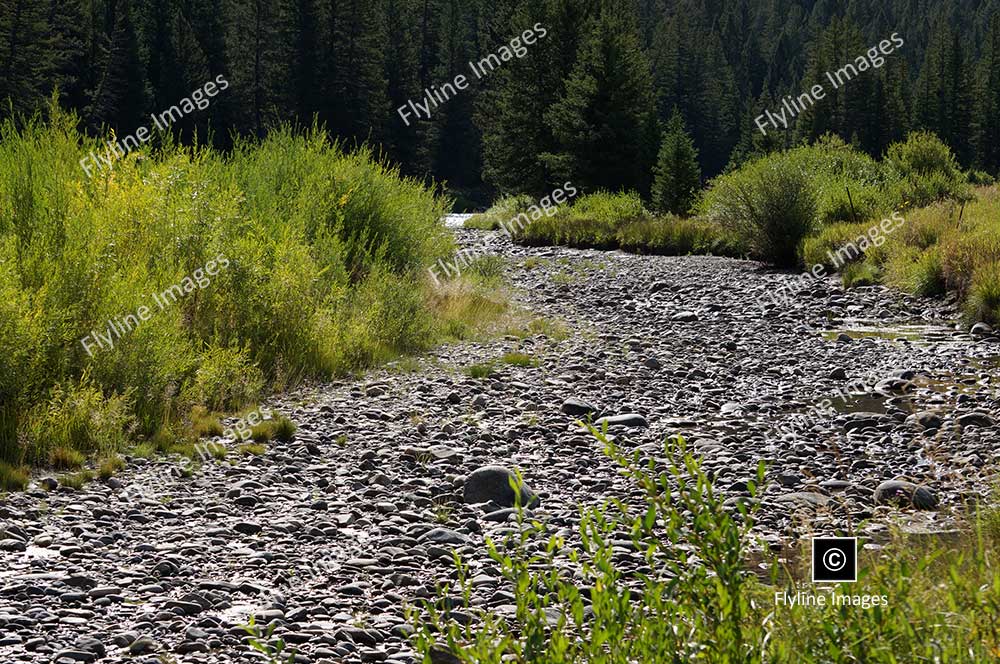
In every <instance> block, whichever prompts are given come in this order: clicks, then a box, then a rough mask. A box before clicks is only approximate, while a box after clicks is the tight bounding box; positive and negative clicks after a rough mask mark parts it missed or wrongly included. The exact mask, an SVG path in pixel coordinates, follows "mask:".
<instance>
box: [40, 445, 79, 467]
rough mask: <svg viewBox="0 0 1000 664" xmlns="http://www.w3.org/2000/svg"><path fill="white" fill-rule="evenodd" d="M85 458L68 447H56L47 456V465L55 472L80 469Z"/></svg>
mask: <svg viewBox="0 0 1000 664" xmlns="http://www.w3.org/2000/svg"><path fill="white" fill-rule="evenodd" d="M86 461H87V457H86V456H84V455H83V453H81V452H77V451H76V450H74V449H72V448H69V447H56V448H54V449H53V450H52V452H51V453H50V454H49V465H50V466H52V467H53V468H55V469H56V470H76V469H77V468H82V467H83V464H84V463H85V462H86Z"/></svg>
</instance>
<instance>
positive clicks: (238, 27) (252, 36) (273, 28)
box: [226, 0, 284, 137]
mask: <svg viewBox="0 0 1000 664" xmlns="http://www.w3.org/2000/svg"><path fill="white" fill-rule="evenodd" d="M231 7H232V15H231V20H230V23H229V26H228V27H229V40H228V41H229V61H230V62H231V63H232V69H231V71H230V76H229V77H227V79H226V80H227V81H228V82H229V83H230V87H231V92H232V98H233V100H234V103H233V106H234V108H236V109H239V115H238V119H237V123H238V126H239V128H240V129H241V130H242V131H244V132H249V133H252V134H253V135H255V136H258V137H261V136H263V135H264V130H265V128H266V126H267V123H268V122H269V121H270V120H271V119H272V115H273V114H274V109H275V103H276V101H277V99H278V98H279V96H280V90H281V89H282V81H283V78H284V76H283V74H284V72H283V71H282V69H281V61H280V58H281V51H282V48H281V47H282V42H281V32H280V27H281V26H280V22H279V21H278V18H279V16H280V14H279V12H278V5H277V2H276V0H249V1H248V2H245V3H243V2H241V3H234V4H233V5H232V6H231Z"/></svg>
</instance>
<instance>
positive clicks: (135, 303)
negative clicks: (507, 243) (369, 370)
mask: <svg viewBox="0 0 1000 664" xmlns="http://www.w3.org/2000/svg"><path fill="white" fill-rule="evenodd" d="M76 125H77V119H76V118H75V117H72V116H67V115H64V114H62V113H60V112H59V111H58V110H55V109H54V110H53V111H52V113H51V114H50V119H49V121H48V124H42V123H41V122H39V121H34V120H23V119H16V120H13V119H12V120H7V121H4V122H3V123H2V124H0V458H3V459H4V460H6V461H8V462H10V463H14V464H19V463H20V462H21V459H30V460H34V461H37V462H39V463H44V461H45V460H46V458H47V455H48V450H49V449H50V448H51V447H52V446H55V445H59V444H62V443H61V442H59V436H60V435H63V434H59V435H57V436H56V438H55V440H56V442H55V443H49V442H48V441H47V439H46V438H45V436H41V437H39V436H40V435H41V434H43V433H44V434H45V435H46V436H47V435H48V434H49V433H51V432H53V431H56V430H58V429H61V430H71V429H72V430H74V431H76V430H79V429H80V428H81V427H83V428H86V429H94V428H95V427H97V428H98V429H101V428H102V427H104V425H100V426H98V425H97V424H96V423H90V424H86V425H84V422H85V420H86V418H85V417H83V416H82V415H80V416H76V415H74V414H73V413H72V412H71V410H72V409H71V408H69V407H68V406H65V405H56V406H53V405H52V403H53V402H60V399H61V398H62V397H60V396H59V394H57V393H55V392H54V390H57V388H58V389H62V390H64V391H66V390H71V389H75V388H72V387H69V386H75V385H78V384H82V383H83V382H86V385H87V386H89V387H90V388H93V389H92V393H91V394H90V395H89V396H88V397H87V398H88V399H89V400H90V402H92V403H94V404H98V401H101V400H103V401H107V402H108V403H109V404H121V406H122V408H121V412H122V414H123V415H127V416H128V417H129V418H130V419H131V420H132V421H133V422H134V423H135V425H136V431H137V433H139V434H141V435H144V436H152V435H154V434H155V433H156V432H157V431H158V430H160V429H161V428H162V427H163V426H164V425H166V424H170V423H172V422H176V421H178V420H179V418H180V416H181V414H182V413H186V412H188V409H189V408H190V407H192V406H196V405H202V406H207V407H208V408H210V409H213V410H222V409H231V408H238V407H240V406H241V405H243V404H244V403H249V402H252V401H253V400H255V399H256V398H257V397H258V396H259V395H260V393H261V392H262V391H264V390H272V389H281V388H284V387H287V386H290V385H293V384H295V383H296V382H298V381H300V380H303V379H306V378H312V377H318V378H322V377H329V376H332V375H335V374H343V373H349V372H352V371H356V370H359V369H363V368H365V367H367V366H370V365H371V364H372V363H376V362H380V361H383V360H384V359H386V358H391V357H394V356H396V355H398V354H399V353H402V352H409V351H410V350H422V349H425V348H427V347H429V345H430V344H432V343H434V342H435V341H436V340H437V339H439V338H440V337H439V336H435V335H439V334H440V335H443V333H444V330H445V329H446V328H447V327H448V326H454V327H464V328H469V329H471V328H474V327H476V326H477V322H476V321H475V320H473V319H465V320H463V319H461V318H457V317H458V316H461V315H465V314H469V315H473V314H475V315H481V314H485V313H487V312H490V311H492V312H495V311H497V308H493V309H489V308H487V307H480V308H476V307H474V306H472V305H471V304H470V305H468V306H464V305H463V306H462V307H459V306H452V307H451V309H450V310H449V314H450V316H451V317H450V318H447V319H446V320H445V321H444V322H442V323H441V324H440V325H439V324H438V322H439V316H438V312H437V311H434V310H433V309H432V307H433V306H434V305H435V304H437V303H439V302H440V301H441V300H440V299H439V298H437V296H436V294H434V293H432V292H431V291H430V290H429V289H428V288H427V286H426V284H425V277H426V268H427V266H429V265H432V264H434V262H435V261H437V260H438V259H444V258H447V257H449V256H451V255H452V253H453V250H454V242H453V239H452V237H451V234H450V233H449V232H448V230H447V229H446V228H445V227H444V225H443V224H442V223H441V218H442V216H443V214H444V211H445V209H446V208H447V207H448V206H449V201H448V200H446V199H445V198H444V197H443V196H439V195H438V194H437V192H436V191H434V190H428V189H427V188H426V187H425V186H424V185H423V184H422V183H421V182H418V181H417V180H414V179H407V178H402V177H400V175H399V172H398V171H397V170H396V169H395V168H394V167H391V166H389V165H387V164H385V163H383V162H381V161H379V160H378V159H376V158H375V157H373V155H372V153H371V151H370V150H367V149H360V150H358V151H356V152H354V153H350V154H348V153H345V151H344V150H343V149H341V148H340V147H339V146H338V145H336V144H335V143H334V142H333V141H332V140H331V139H330V137H329V136H328V135H327V134H326V133H324V132H323V131H319V130H314V131H308V132H306V133H296V132H293V131H291V130H288V129H281V128H276V129H275V130H274V131H271V132H270V133H269V134H268V137H267V138H266V139H265V140H263V141H259V142H258V141H251V140H245V141H244V140H240V141H238V142H237V144H236V146H235V147H234V149H233V150H232V151H231V152H230V153H226V154H223V153H219V152H215V151H212V150H210V149H206V148H197V149H188V148H180V147H176V146H173V145H166V146H165V147H163V149H161V150H156V151H153V150H152V149H149V148H144V149H142V150H140V151H137V152H134V153H132V154H130V155H129V156H128V157H127V158H125V159H122V160H119V161H118V162H116V164H115V167H114V169H113V170H106V171H101V172H98V173H96V174H95V176H94V177H93V178H87V177H86V176H85V174H84V173H83V171H82V170H81V169H80V167H79V165H78V164H79V161H80V158H81V157H82V156H84V155H85V154H87V153H88V152H90V151H95V152H100V149H101V146H100V142H101V140H100V139H97V138H89V137H86V136H83V135H81V134H79V133H78V132H77V130H76V128H75V127H76ZM209 269H211V272H213V273H214V274H210V273H209ZM185 280H186V281H185ZM185 283H186V284H189V286H184V287H183V290H184V294H183V295H182V296H180V297H176V298H172V300H175V301H172V302H171V303H170V304H168V305H167V306H163V307H160V306H157V300H156V299H154V298H153V295H154V294H160V295H162V294H163V293H164V292H165V291H167V290H168V289H170V288H171V287H172V286H175V285H183V284H185ZM141 307H150V308H151V310H152V315H151V316H149V317H148V319H146V320H142V321H140V322H139V323H138V324H137V325H130V327H131V328H132V329H130V330H129V331H128V332H127V333H126V334H123V335H120V336H117V337H116V338H115V339H114V340H113V347H109V345H108V344H98V343H97V341H96V339H97V335H96V334H95V332H96V333H99V334H105V333H106V332H107V331H108V330H109V329H110V328H109V323H108V321H112V320H114V321H121V320H123V319H124V318H125V317H127V316H133V318H137V316H135V315H134V314H135V313H136V312H137V311H139V309H140V308H141ZM502 309H503V307H502V306H501V307H499V310H502ZM58 386H62V387H61V388H60V387H58ZM122 395H125V396H122ZM42 403H44V404H46V405H45V406H39V404H42ZM107 407H108V408H110V409H111V410H114V407H113V406H107ZM56 410H58V411H59V413H61V415H60V416H61V417H65V418H70V417H71V416H72V417H75V418H76V419H75V420H74V422H73V423H63V424H60V423H58V422H57V421H56V419H54V418H55V415H54V414H53V413H55V411H56ZM94 412H97V413H100V412H102V411H101V410H100V409H98V410H96V411H94ZM102 430H103V431H104V433H103V434H100V435H96V434H95V435H96V437H97V438H102V436H103V438H102V442H100V445H105V444H110V442H109V441H110V439H115V440H117V439H118V437H116V436H110V438H109V434H108V431H107V430H106V428H104V429H102ZM25 436H27V437H25ZM64 437H65V436H64ZM91 438H94V436H91V435H89V434H83V435H82V437H81V436H76V434H74V436H73V440H74V441H76V440H77V439H79V441H80V443H81V444H84V445H88V446H93V445H94V444H96V443H93V440H91ZM24 441H28V442H27V445H28V447H27V448H26V447H25V442H24ZM75 444H76V442H72V443H71V444H70V446H71V447H72V446H73V445H75ZM81 451H84V450H81ZM91 451H93V452H96V451H97V450H96V449H95V450H90V451H85V453H90V452H91Z"/></svg>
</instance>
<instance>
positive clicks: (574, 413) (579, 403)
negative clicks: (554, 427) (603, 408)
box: [559, 397, 597, 417]
mask: <svg viewBox="0 0 1000 664" xmlns="http://www.w3.org/2000/svg"><path fill="white" fill-rule="evenodd" d="M559 410H561V411H562V412H563V413H565V414H566V415H570V416H571V417H586V416H587V415H591V414H593V413H596V412H597V407H596V406H594V405H593V404H591V403H588V402H586V401H584V400H583V399H577V398H576V397H570V398H569V399H566V401H563V404H562V406H560V407H559Z"/></svg>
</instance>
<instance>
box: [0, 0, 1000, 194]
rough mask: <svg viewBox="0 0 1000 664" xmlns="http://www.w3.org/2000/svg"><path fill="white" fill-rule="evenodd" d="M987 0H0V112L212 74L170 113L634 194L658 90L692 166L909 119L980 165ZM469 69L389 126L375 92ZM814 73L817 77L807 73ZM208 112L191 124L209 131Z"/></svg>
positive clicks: (246, 130)
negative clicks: (856, 70) (460, 85)
mask: <svg viewBox="0 0 1000 664" xmlns="http://www.w3.org/2000/svg"><path fill="white" fill-rule="evenodd" d="M998 8H1000V0H949V2H940V0H847V1H846V2H843V1H836V0H697V1H695V0H603V1H598V0H366V1H359V0H238V1H236V0H145V1H140V0H0V99H8V100H9V101H8V102H6V103H5V104H4V107H3V109H2V114H3V115H9V114H10V113H11V111H13V112H14V113H30V112H32V111H34V110H36V109H39V108H44V106H45V104H46V103H47V99H48V98H49V97H50V96H51V95H52V93H53V90H54V89H55V88H56V87H58V89H59V100H60V103H61V104H62V105H63V106H65V107H67V108H71V109H73V110H75V111H76V112H77V113H78V115H79V116H80V118H81V122H82V123H83V125H84V128H85V129H86V130H87V131H88V132H91V133H94V134H100V133H101V132H103V131H105V130H106V129H107V128H114V129H115V130H116V131H117V132H118V133H119V134H126V133H129V132H132V131H134V130H135V129H136V128H137V127H139V126H143V125H148V124H149V117H148V116H149V113H151V112H159V111H162V110H163V109H166V108H169V107H170V106H172V105H175V104H177V103H178V102H179V101H180V100H181V99H183V98H184V97H187V96H188V95H190V93H191V91H192V90H195V89H197V88H199V87H201V86H202V85H204V84H205V83H206V82H208V81H211V80H213V79H215V77H216V76H219V75H222V76H224V77H225V78H226V79H227V80H228V81H229V82H230V84H231V86H230V88H229V89H228V90H227V91H226V92H223V93H221V94H220V95H219V96H217V97H216V98H214V99H213V100H212V104H211V106H210V107H209V108H207V109H205V110H204V111H198V112H196V113H192V114H189V115H187V116H185V117H184V118H183V119H182V120H181V121H180V122H178V123H177V124H176V125H175V129H176V130H177V131H178V132H179V133H180V135H181V138H182V140H185V141H190V140H192V138H193V136H194V135H195V133H197V135H198V136H199V137H200V138H199V140H200V141H201V142H205V140H206V137H207V136H209V135H211V136H212V138H211V140H212V141H213V142H214V143H215V144H216V145H217V146H218V147H226V146H227V145H229V143H230V141H231V134H232V133H233V132H235V133H239V134H243V135H261V134H262V133H263V132H265V131H266V128H267V127H268V126H271V125H273V124H274V123H276V122H294V123H298V124H302V125H308V124H311V123H312V122H313V120H314V118H316V119H318V120H319V122H320V123H322V124H324V125H325V126H326V127H327V128H328V129H329V130H330V131H331V132H332V133H334V134H335V135H337V136H339V137H342V138H343V139H344V140H345V141H347V142H348V143H356V142H361V141H368V142H370V143H372V144H375V145H379V146H381V150H382V151H383V153H384V154H385V155H387V157H388V158H390V159H392V160H394V161H396V162H398V163H400V164H401V165H402V168H403V170H404V172H406V173H408V174H413V175H418V176H430V177H433V178H435V179H437V180H447V181H448V182H449V183H450V184H451V186H452V187H453V188H454V189H455V190H457V191H465V192H469V193H471V194H475V195H478V196H479V197H480V198H481V199H483V198H485V197H486V196H488V195H489V194H490V193H493V192H495V191H515V190H518V191H528V192H532V193H542V192H544V191H546V190H548V189H549V188H550V187H551V186H552V185H553V184H554V183H557V182H563V181H565V180H566V179H572V180H574V181H575V182H576V183H578V184H579V185H580V186H581V187H582V188H584V189H595V188H599V187H607V188H615V189H617V188H620V187H630V188H636V189H638V190H639V191H641V192H643V193H644V194H648V193H649V191H650V187H651V184H652V173H653V163H654V161H655V159H656V155H657V151H658V148H659V143H660V135H661V131H662V130H663V129H664V128H665V127H666V126H667V124H668V121H669V120H670V118H671V117H672V115H673V111H674V110H675V109H676V110H678V111H679V113H680V116H681V117H682V118H683V121H684V126H685V127H686V130H687V132H688V133H689V134H690V136H691V137H692V138H693V140H694V144H695V147H696V148H697V150H698V158H699V161H700V165H701V170H702V173H703V175H704V176H706V177H709V176H712V175H715V174H717V173H719V172H722V171H723V170H725V169H726V168H727V167H728V166H731V165H733V164H736V163H739V162H741V161H742V160H745V159H746V158H748V157H749V156H751V155H753V154H757V153H761V152H766V151H769V150H772V149H775V148H777V147H782V146H785V145H790V144H793V143H797V142H800V141H802V140H808V139H813V138H816V137H817V136H820V135H822V134H824V133H827V132H834V133H837V134H839V135H840V136H841V137H843V138H844V139H845V140H847V141H849V142H852V143H854V144H856V145H857V146H859V147H860V148H862V149H864V150H865V151H867V152H869V153H871V154H873V155H875V156H878V155H880V154H881V153H882V152H883V151H884V149H885V148H886V146H887V145H888V144H889V143H890V142H892V141H895V140H898V139H900V138H902V137H903V136H905V134H906V133H907V132H908V131H911V130H915V129H929V130H932V131H934V132H936V133H937V134H938V135H939V136H941V137H942V138H943V139H944V140H945V141H946V142H947V143H948V144H949V145H950V146H951V147H952V148H953V149H954V150H955V152H956V154H957V155H958V157H959V159H960V160H961V162H962V164H963V165H964V166H966V167H969V168H980V169H983V170H986V171H989V172H992V173H996V172H997V171H998V170H1000V108H998V107H1000V18H998ZM535 24H540V25H541V26H543V27H544V28H545V32H546V34H545V36H544V38H541V39H538V40H537V41H536V43H534V44H533V45H530V46H527V49H528V53H527V54H526V55H524V56H523V57H521V58H512V59H510V60H509V61H507V62H504V63H503V64H502V66H500V67H498V68H496V70H495V71H493V72H492V73H490V74H488V75H486V76H484V77H483V78H482V79H477V78H475V77H474V76H472V75H471V70H470V68H469V64H468V63H469V62H470V61H472V62H479V61H480V60H481V59H482V58H485V57H487V56H488V55H489V54H496V53H498V51H499V49H500V48H501V47H502V46H504V45H509V44H510V42H511V40H512V39H513V38H515V37H516V36H517V35H519V34H521V33H522V32H523V31H524V30H527V29H530V28H531V27H532V26H534V25H535ZM893 33H898V35H899V36H900V37H901V38H902V39H903V40H904V42H905V43H904V45H903V46H902V47H901V48H899V49H898V51H896V52H895V53H893V54H892V55H890V56H888V57H887V58H886V62H885V64H884V66H882V67H880V68H878V69H871V70H868V71H865V72H863V73H861V74H860V75H859V76H857V77H856V78H855V79H854V80H852V81H851V82H850V83H848V84H846V85H844V86H842V87H841V88H839V89H837V90H829V94H828V96H827V98H826V99H824V100H822V101H821V102H820V103H819V105H817V106H816V107H815V108H814V109H812V110H810V111H807V112H805V113H803V114H802V116H801V117H800V118H798V119H797V121H796V122H795V123H794V124H791V125H790V126H789V128H788V129H787V130H782V131H769V132H768V136H767V137H764V136H763V135H762V134H761V133H760V132H759V131H758V130H757V128H756V126H755V125H754V118H755V117H757V116H758V115H760V114H761V113H763V112H764V111H765V110H767V109H772V110H776V109H778V108H779V107H780V106H781V100H782V98H783V97H784V96H785V95H794V96H797V95H800V94H801V93H803V92H805V91H807V90H808V89H809V87H810V86H811V85H812V84H813V83H815V82H816V81H820V80H822V76H823V74H824V72H827V71H833V70H837V69H839V68H841V67H842V66H843V65H844V64H845V63H849V62H854V61H855V59H856V58H857V57H858V56H861V55H863V54H864V53H865V52H866V51H867V50H868V49H869V48H870V47H872V46H874V45H876V44H878V43H879V42H880V41H881V40H884V39H887V38H888V37H889V36H890V35H891V34H893ZM458 74H464V75H466V77H468V78H469V79H470V80H471V81H472V86H471V88H470V89H469V90H466V91H464V92H460V93H459V94H457V95H455V96H454V97H453V98H452V99H450V100H449V101H448V102H447V103H444V104H442V105H441V106H440V107H439V108H436V109H433V110H432V112H431V117H430V119H426V118H423V119H420V120H419V121H416V120H414V119H413V118H412V116H411V118H410V124H409V125H407V124H406V123H405V122H404V121H403V119H402V118H401V117H400V115H399V114H398V113H397V111H396V109H397V108H399V107H400V106H403V105H405V104H406V103H407V101H408V100H411V99H412V100H414V101H424V92H423V91H424V89H428V88H431V87H432V86H438V87H440V86H441V85H442V84H443V83H445V82H450V81H452V80H453V79H454V78H455V76H457V75H458ZM827 87H828V88H829V87H830V86H827ZM210 130H211V134H210Z"/></svg>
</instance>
